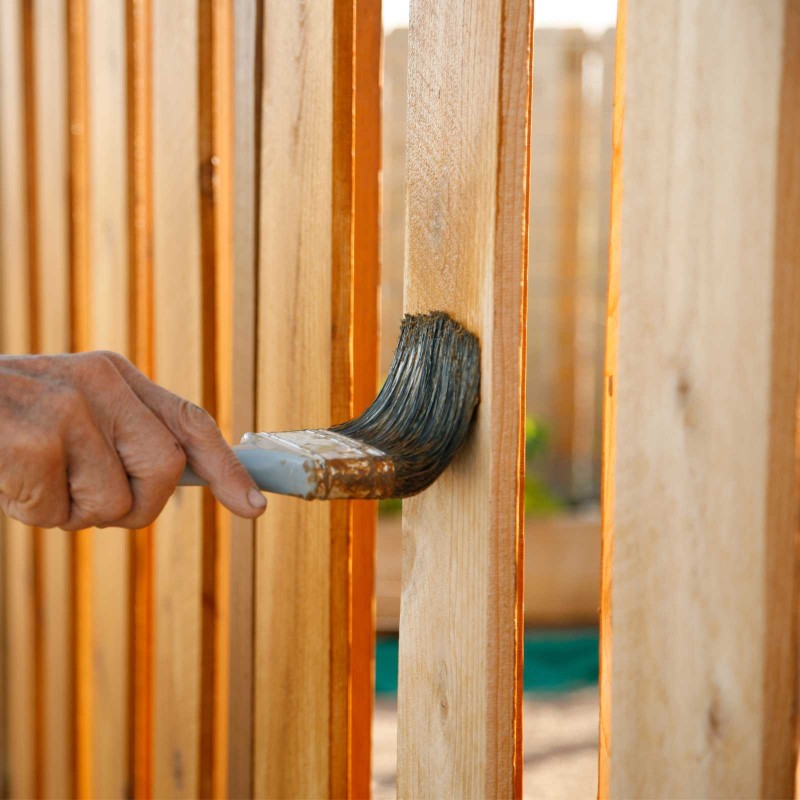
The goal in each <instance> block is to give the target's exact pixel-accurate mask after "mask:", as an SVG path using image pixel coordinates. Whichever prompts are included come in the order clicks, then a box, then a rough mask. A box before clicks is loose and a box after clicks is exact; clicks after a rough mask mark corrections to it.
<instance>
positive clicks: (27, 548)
mask: <svg viewBox="0 0 800 800" xmlns="http://www.w3.org/2000/svg"><path fill="white" fill-rule="evenodd" d="M22 33H23V27H22V19H21V15H20V6H19V4H17V3H0V263H2V265H3V268H2V270H0V304H1V305H0V337H2V351H3V352H4V353H9V354H14V353H26V352H28V351H29V349H30V346H31V341H30V332H31V331H30V313H29V312H30V302H29V298H30V295H29V286H30V284H29V270H28V266H29V258H28V240H27V212H28V204H27V186H26V174H27V169H26V159H25V157H23V154H25V153H27V147H26V145H25V141H26V139H25V131H26V126H27V118H26V114H25V96H24V93H23V75H24V74H25V71H24V68H23V36H22ZM2 535H3V547H4V564H3V573H2V582H3V586H2V589H0V591H2V592H3V597H4V602H3V613H4V617H5V618H4V624H3V628H4V630H5V636H6V642H7V643H8V644H9V647H8V649H4V651H3V654H2V658H3V661H4V667H5V669H4V674H3V682H2V688H1V689H0V691H2V693H3V698H4V702H3V705H4V707H5V718H4V719H3V721H2V722H3V723H4V728H5V731H4V734H3V740H4V744H5V746H6V748H7V749H4V752H5V755H6V757H5V759H4V764H3V768H4V769H3V773H2V786H0V792H3V794H4V796H9V797H20V798H23V797H32V796H33V795H34V792H35V791H36V778H35V745H34V736H35V724H34V704H35V697H34V694H35V670H34V631H35V628H36V626H35V621H34V618H33V613H32V612H33V602H32V597H31V586H32V582H33V575H32V568H33V563H32V547H31V535H32V534H31V530H30V529H29V528H27V527H26V526H24V525H21V524H20V523H18V522H16V521H14V520H11V519H5V520H3V532H2ZM12 642H13V648H12V647H11V646H10V645H11V643H12Z"/></svg>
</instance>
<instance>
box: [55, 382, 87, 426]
mask: <svg viewBox="0 0 800 800" xmlns="http://www.w3.org/2000/svg"><path fill="white" fill-rule="evenodd" d="M50 406H51V408H52V410H53V412H54V413H55V414H56V415H57V416H58V417H59V418H61V419H62V420H64V419H74V418H76V417H80V416H82V415H83V414H85V413H86V412H87V410H88V409H87V406H86V400H85V399H84V397H83V395H82V394H81V392H80V391H78V389H76V388H75V387H74V386H72V385H71V384H68V383H60V384H58V385H57V386H54V387H53V388H51V390H50Z"/></svg>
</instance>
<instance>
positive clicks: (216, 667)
mask: <svg viewBox="0 0 800 800" xmlns="http://www.w3.org/2000/svg"><path fill="white" fill-rule="evenodd" d="M198 15H199V16H198V76H197V81H198V83H197V85H198V106H199V107H198V120H197V124H198V153H197V156H198V161H199V165H200V184H201V185H200V195H199V197H200V256H201V288H202V332H203V342H202V345H203V349H202V365H203V397H202V403H203V406H205V408H206V409H207V410H208V411H209V413H210V414H212V415H213V416H214V417H215V418H216V419H217V423H218V424H219V426H220V429H221V430H222V433H223V435H224V436H225V437H226V438H227V439H228V440H230V438H231V435H232V432H233V431H232V428H233V406H234V396H235V393H236V387H235V386H234V383H233V380H234V374H235V370H234V361H235V359H236V358H238V353H236V352H235V350H234V348H235V340H234V322H233V320H234V315H235V313H236V309H235V308H234V277H233V238H232V233H233V229H232V225H233V219H232V212H233V186H232V178H233V163H232V162H233V49H232V45H233V40H232V37H233V4H232V2H231V0H200V2H199V6H198ZM242 390H243V391H246V387H242ZM202 569H203V573H202V590H201V591H202V597H203V600H204V602H203V607H202V644H201V675H200V681H201V685H200V692H201V697H200V752H199V769H200V775H199V792H200V795H201V796H202V797H215V798H224V797H226V796H227V795H228V721H229V719H228V707H229V689H230V686H229V656H230V653H229V646H230V592H231V584H230V580H231V572H230V569H231V514H230V513H229V512H228V511H227V510H226V509H225V508H223V507H222V506H221V505H220V504H219V503H217V502H216V501H215V500H214V498H213V496H212V495H211V493H210V492H209V491H208V490H205V491H204V495H203V567H202Z"/></svg>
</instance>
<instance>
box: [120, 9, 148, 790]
mask: <svg viewBox="0 0 800 800" xmlns="http://www.w3.org/2000/svg"><path fill="white" fill-rule="evenodd" d="M151 14H152V11H151V0H126V80H127V168H128V280H129V282H130V283H129V286H130V290H129V299H130V309H129V314H130V345H129V349H130V353H131V358H132V360H133V362H134V363H135V364H136V365H137V366H138V367H139V369H141V370H142V371H143V372H144V373H145V374H148V375H152V374H153V370H154V359H153V336H154V332H153V175H152V168H153V167H152V164H153V161H152V159H153V142H152V18H151ZM129 558H130V561H129V564H130V583H129V585H130V674H131V677H130V703H129V719H130V726H131V735H130V768H129V771H130V775H131V780H132V787H131V788H132V792H133V796H134V797H136V798H145V797H150V796H152V793H153V657H154V654H153V641H154V630H153V627H154V624H155V621H154V618H153V591H154V585H153V529H152V527H148V528H144V529H142V530H137V531H133V532H132V533H131V534H130V557H129Z"/></svg>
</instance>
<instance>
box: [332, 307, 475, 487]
mask: <svg viewBox="0 0 800 800" xmlns="http://www.w3.org/2000/svg"><path fill="white" fill-rule="evenodd" d="M479 391H480V345H479V343H478V339H477V337H476V336H474V335H473V334H472V333H470V332H469V331H468V330H466V329H465V328H464V327H463V326H461V325H460V324H459V323H458V322H456V321H455V320H454V319H452V318H451V317H449V316H448V315H447V314H445V313H443V312H434V313H431V314H421V315H406V317H405V319H404V320H403V322H402V325H401V327H400V340H399V342H398V345H397V350H396V351H395V354H394V358H393V359H392V365H391V367H390V368H389V374H388V376H387V378H386V382H385V383H384V384H383V387H382V388H381V391H380V392H379V393H378V396H377V397H376V398H375V401H374V402H373V403H372V405H371V406H370V407H369V408H368V409H367V410H366V411H365V412H364V413H363V414H361V416H359V417H356V418H355V419H353V420H350V421H349V422H345V423H343V424H342V425H337V426H335V427H333V428H332V429H331V430H333V431H336V432H337V433H341V434H344V435H345V436H349V437H351V438H353V439H359V440H360V441H362V442H365V443H366V444H369V445H372V446H373V447H376V448H377V449H379V450H382V451H383V452H384V453H386V454H387V455H388V456H389V458H390V459H391V461H392V462H393V464H394V470H395V481H396V482H395V491H394V492H393V496H394V497H408V496H410V495H413V494H417V493H418V492H421V491H422V490H423V489H425V488H427V487H428V486H430V484H431V483H433V481H435V480H436V478H438V477H439V475H441V473H442V472H443V471H444V470H445V468H446V467H447V465H448V464H449V463H450V462H451V461H452V459H453V456H454V455H455V454H456V452H457V450H458V449H459V447H460V446H461V444H462V443H463V441H464V439H465V438H466V435H467V432H468V431H469V426H470V422H471V421H472V417H473V413H474V411H475V407H476V406H477V405H478V397H479Z"/></svg>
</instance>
